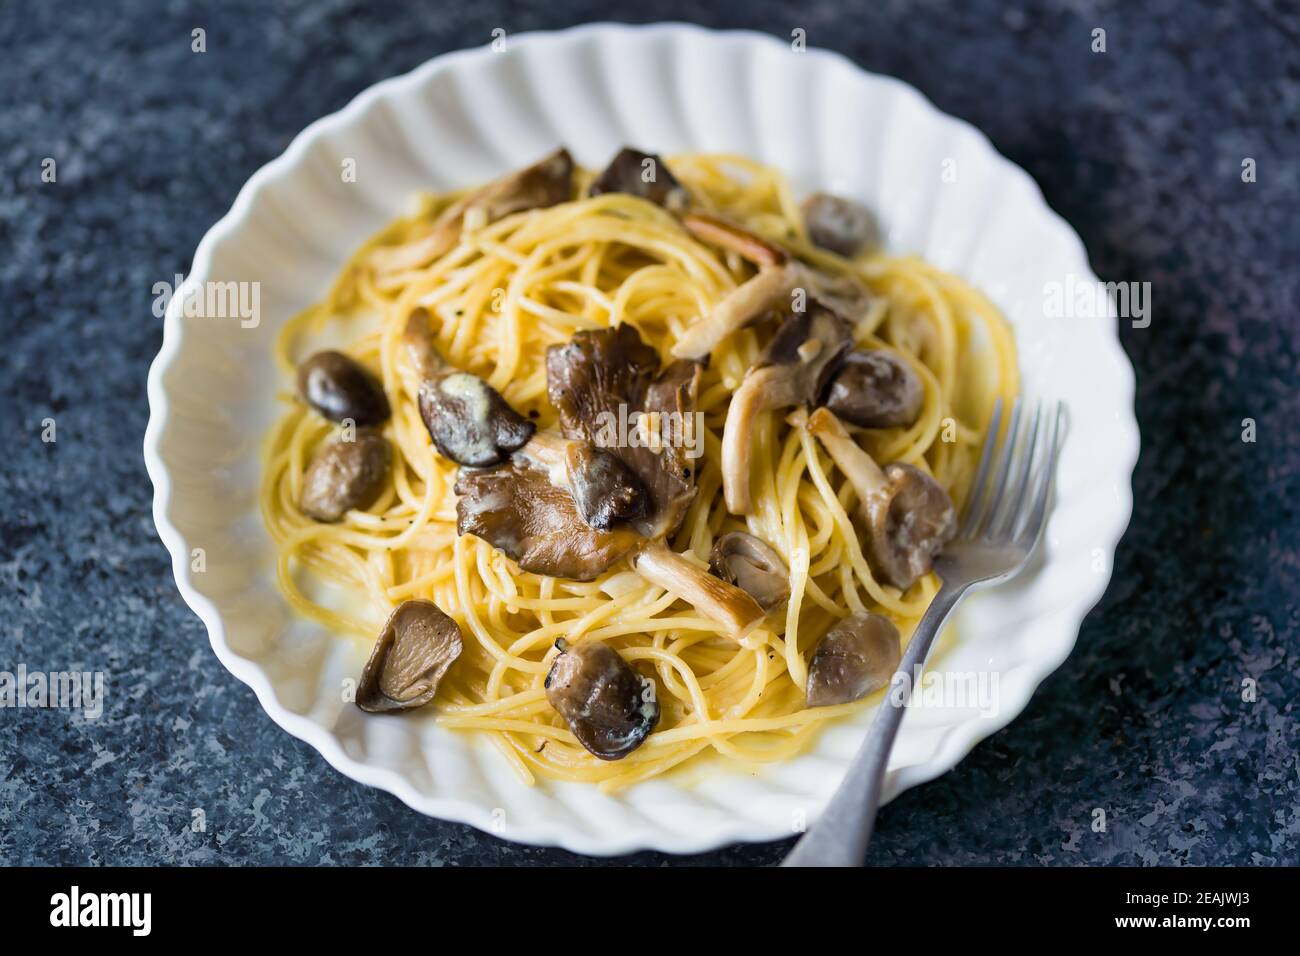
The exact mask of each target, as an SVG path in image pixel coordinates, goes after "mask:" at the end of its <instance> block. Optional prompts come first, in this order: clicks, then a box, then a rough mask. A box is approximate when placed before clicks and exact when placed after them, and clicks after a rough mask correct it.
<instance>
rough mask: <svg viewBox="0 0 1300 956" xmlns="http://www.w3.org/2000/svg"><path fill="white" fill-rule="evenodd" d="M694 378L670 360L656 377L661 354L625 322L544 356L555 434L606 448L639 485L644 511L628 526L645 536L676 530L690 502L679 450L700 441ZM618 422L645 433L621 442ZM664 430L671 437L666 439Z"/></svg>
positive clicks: (693, 371) (685, 458)
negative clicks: (637, 426)
mask: <svg viewBox="0 0 1300 956" xmlns="http://www.w3.org/2000/svg"><path fill="white" fill-rule="evenodd" d="M699 377H700V368H699V366H698V365H696V364H695V363H694V362H674V363H672V364H671V365H669V366H668V367H667V368H665V369H664V370H663V371H662V372H661V371H660V369H659V353H658V352H656V351H655V350H654V349H653V348H652V347H650V346H649V345H647V344H646V343H645V342H643V341H642V340H641V336H640V334H638V332H637V330H636V329H635V328H634V327H633V326H631V325H626V324H624V325H620V326H618V327H617V328H612V329H598V330H594V331H583V332H578V333H577V334H576V335H574V336H573V338H572V340H570V341H569V342H568V343H567V344H565V345H552V346H551V347H550V348H548V349H547V350H546V388H547V393H548V395H549V396H550V399H551V404H552V405H554V406H555V407H556V409H558V410H559V413H560V430H561V431H562V432H563V433H564V435H565V436H566V437H568V438H571V439H580V440H582V441H586V442H588V443H590V444H592V445H596V446H598V447H605V448H607V450H608V451H609V452H611V453H612V454H613V455H615V456H616V457H617V458H618V459H619V460H620V461H622V462H623V464H625V465H626V466H627V467H628V469H629V470H630V471H631V472H632V473H633V474H635V475H636V476H637V477H638V478H639V479H640V480H641V483H642V484H643V485H644V486H645V489H646V493H647V495H648V496H649V505H648V507H647V509H646V513H645V516H644V517H643V518H641V519H639V520H637V521H635V522H633V526H634V527H635V528H636V530H637V532H638V533H640V534H641V535H642V536H643V537H646V538H662V537H665V536H666V535H669V534H671V533H672V532H674V531H676V530H677V527H678V525H680V524H681V523H682V519H683V518H684V517H685V516H686V509H687V507H689V506H690V503H691V500H692V499H693V498H694V497H695V460H694V459H693V458H691V457H690V449H689V448H687V447H685V446H686V445H687V444H688V443H690V442H696V441H703V439H704V435H703V433H696V431H695V428H696V421H695V416H694V414H693V413H694V410H695V400H696V393H697V391H698V389H699ZM666 416H667V417H666ZM620 420H622V421H626V422H627V423H628V426H629V429H631V428H632V427H633V425H635V424H638V423H639V424H640V425H641V426H643V427H645V432H638V434H637V435H636V438H637V439H638V440H637V441H636V442H635V443H634V442H633V440H632V439H633V437H634V436H633V435H631V434H629V435H627V436H626V437H627V439H628V440H627V441H626V442H624V441H621V440H619V439H620V436H619V435H617V433H616V431H614V429H615V428H616V426H617V424H618V422H619V421H620ZM656 423H657V424H658V426H659V427H658V428H657V429H656V428H655V427H654V425H655V424H656ZM665 428H667V429H668V430H669V431H670V432H673V433H674V434H670V435H669V440H666V441H665V440H663V438H664V435H663V432H664V430H665Z"/></svg>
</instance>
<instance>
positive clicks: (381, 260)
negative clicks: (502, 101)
mask: <svg viewBox="0 0 1300 956" xmlns="http://www.w3.org/2000/svg"><path fill="white" fill-rule="evenodd" d="M572 196H573V157H571V156H570V155H569V151H568V150H567V149H560V150H556V151H555V152H554V153H552V154H551V155H550V156H547V157H546V158H545V159H543V160H541V161H540V162H538V163H534V164H533V165H532V166H529V167H527V168H525V169H521V170H519V171H518V172H515V173H511V174H510V175H508V176H504V177H502V178H501V179H498V180H495V181H493V182H490V183H488V184H487V185H486V186H484V187H482V188H481V189H477V190H475V191H474V192H472V193H470V194H469V195H467V196H465V197H463V198H462V199H460V200H458V201H457V202H454V203H452V204H451V205H450V206H448V207H447V209H446V210H444V211H443V213H442V214H441V215H440V216H439V217H438V218H437V219H436V220H435V221H434V224H433V230H432V231H431V232H430V233H429V234H428V235H427V236H425V237H423V238H421V239H416V240H415V241H413V242H408V243H406V244H405V245H401V246H388V247H384V248H380V249H376V250H375V251H374V252H373V253H371V262H372V263H373V264H374V266H375V268H376V270H378V271H379V272H381V273H385V272H401V271H404V270H406V269H418V268H420V267H421V266H425V265H427V264H428V263H430V262H432V261H433V260H434V259H437V258H438V257H439V256H442V255H446V253H447V252H449V251H450V250H451V249H452V248H454V247H455V245H456V243H457V242H459V241H460V234H461V230H462V228H463V227H464V224H465V220H466V218H467V217H477V218H480V220H481V222H482V224H484V225H486V224H487V223H491V222H496V221H497V220H498V219H504V218H505V217H506V216H509V215H511V214H513V213H516V212H523V211H524V210H525V209H543V208H545V207H547V206H554V205H557V204H559V203H562V202H566V201H568V200H569V199H570V198H572Z"/></svg>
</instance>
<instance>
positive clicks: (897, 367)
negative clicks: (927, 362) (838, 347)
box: [822, 349, 925, 428]
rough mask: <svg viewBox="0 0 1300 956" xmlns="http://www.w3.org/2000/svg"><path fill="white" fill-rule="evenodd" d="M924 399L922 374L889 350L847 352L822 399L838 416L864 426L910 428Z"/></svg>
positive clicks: (842, 419)
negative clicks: (917, 372)
mask: <svg viewBox="0 0 1300 956" xmlns="http://www.w3.org/2000/svg"><path fill="white" fill-rule="evenodd" d="M924 402H925V389H924V387H923V386H922V385H921V377H920V376H919V375H917V374H916V371H915V370H914V369H913V368H912V366H911V365H909V364H908V363H907V361H906V359H904V358H902V357H901V356H899V355H897V354H895V353H894V352H890V351H887V350H885V349H872V350H870V351H854V352H850V353H849V354H848V355H846V356H845V357H844V362H843V364H841V365H840V367H839V368H838V369H836V370H835V373H834V374H833V375H832V376H831V379H830V381H829V382H828V383H827V385H826V393H825V395H824V396H823V398H822V404H823V405H825V406H826V407H827V408H829V409H830V410H831V411H832V412H834V413H835V416H836V417H837V418H839V419H840V420H841V421H846V422H849V423H850V424H852V425H857V426H859V427H861V428H910V427H911V426H912V425H914V424H916V420H917V418H919V417H920V415H921V406H922V404H924Z"/></svg>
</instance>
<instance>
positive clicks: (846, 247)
mask: <svg viewBox="0 0 1300 956" xmlns="http://www.w3.org/2000/svg"><path fill="white" fill-rule="evenodd" d="M803 218H804V225H805V226H807V228H808V238H809V239H811V240H812V243H813V245H815V246H820V247H821V248H823V249H828V250H830V251H831V252H834V253H836V254H837V255H841V256H844V257H845V258H846V259H852V258H853V257H854V256H856V255H857V254H858V253H860V252H862V251H863V250H864V249H867V248H869V247H871V246H875V245H879V243H880V231H879V229H878V228H877V226H876V219H875V217H874V216H873V215H872V214H871V210H870V209H868V208H867V207H866V206H863V205H862V204H861V203H856V202H854V201H853V200H851V199H845V198H843V197H842V196H832V195H831V194H830V193H814V194H813V195H811V196H809V197H808V198H807V199H805V200H804V203H803Z"/></svg>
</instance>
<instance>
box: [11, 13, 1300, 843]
mask: <svg viewBox="0 0 1300 956" xmlns="http://www.w3.org/2000/svg"><path fill="white" fill-rule="evenodd" d="M1004 6H1005V5H1004V4H1003V3H1001V2H979V3H962V4H953V5H952V7H954V8H959V9H950V8H949V5H947V4H939V3H895V2H886V3H880V2H874V0H849V2H823V0H814V2H812V3H793V2H772V0H755V2H752V3H748V4H743V5H741V4H730V3H728V4H716V5H715V4H706V3H701V2H698V0H694V2H679V0H659V2H657V3H655V4H652V5H649V6H647V5H645V4H638V3H631V2H628V0H617V2H606V3H598V2H584V0H549V2H546V3H527V4H519V5H504V4H500V3H496V2H475V3H472V4H471V3H443V4H410V5H392V6H389V5H383V4H365V3H360V2H347V0H335V2H317V3H310V4H308V3H263V2H251V0H250V2H233V0H232V2H223V3H219V4H217V3H213V4H195V5H189V4H185V3H164V2H158V3H144V2H129V3H128V2H123V3H115V4H106V3H84V4H75V3H16V4H5V5H4V6H3V8H0V166H2V171H0V322H2V327H0V328H2V338H0V341H2V343H3V345H2V347H0V394H2V395H3V408H4V409H5V415H4V425H3V428H4V436H5V441H4V448H5V453H4V461H3V464H0V502H3V505H0V508H2V515H3V517H2V518H0V670H12V669H14V668H15V667H16V666H17V665H18V664H19V663H24V664H26V666H27V667H28V668H30V669H33V670H68V669H73V668H76V669H82V670H102V671H105V672H106V673H107V674H108V679H109V690H108V700H107V705H106V708H105V711H104V714H103V716H102V717H100V718H98V719H95V720H86V719H84V718H81V717H73V716H71V715H70V714H69V713H68V712H66V711H59V710H0V862H3V863H89V864H100V863H118V864H136V863H151V862H161V863H229V864H264V863H309V864H314V863H335V864H376V863H406V864H441V863H446V864H467V863H572V862H579V860H578V858H576V857H572V856H570V855H569V854H566V853H564V852H560V851H554V850H539V849H532V848H527V847H518V846H510V845H507V844H504V843H501V842H499V841H497V840H495V839H494V838H492V837H490V836H486V835H484V834H481V833H478V832H476V831H473V830H470V829H468V828H466V827H462V826H458V825H453V824H447V823H441V822H438V821H435V820H429V819H425V818H423V817H421V816H419V815H417V814H415V813H413V812H411V811H409V810H407V809H406V808H405V807H404V806H402V805H401V804H400V803H399V802H398V801H397V800H396V799H394V798H393V797H390V796H388V795H386V794H383V793H380V792H378V791H375V790H370V789H367V788H365V787H362V786H360V785H359V784H355V783H352V782H350V781H348V780H346V779H344V778H343V777H342V776H340V775H339V774H337V773H335V772H334V771H333V770H331V769H330V768H329V767H328V766H327V765H326V764H325V762H324V761H323V760H322V759H321V758H320V757H319V756H318V755H317V754H316V753H315V752H314V751H313V750H311V749H310V748H309V747H307V746H306V745H305V744H302V743H299V742H298V741H296V740H293V739H292V738H290V737H289V736H288V735H286V734H285V733H283V732H282V731H281V730H279V729H278V728H277V727H276V726H275V725H273V724H272V723H271V721H270V720H269V719H268V718H267V717H266V716H265V715H264V714H263V713H262V711H261V709H260V708H259V707H258V705H257V702H256V700H255V699H254V697H253V694H252V692H251V691H249V690H248V689H246V688H245V687H244V686H243V685H242V684H240V683H239V682H238V681H236V680H235V679H234V678H233V677H231V676H230V675H229V674H227V673H226V672H225V671H224V670H223V669H222V668H221V667H220V666H219V665H218V663H217V661H216V659H215V657H214V656H213V655H212V652H211V651H210V649H209V647H208V643H207V638H206V635H205V633H204V630H203V628H202V626H201V624H200V622H199V620H198V619H197V618H196V617H195V616H194V615H193V614H192V613H191V612H190V611H189V610H188V609H187V608H186V607H185V605H184V604H183V603H182V602H181V600H180V598H179V596H178V595H177V592H176V590H175V588H174V587H173V584H172V580H171V574H170V571H169V565H168V561H167V556H166V554H165V552H164V550H163V548H162V546H161V545H160V544H159V542H158V540H157V538H156V536H155V534H154V529H153V524H152V521H151V518H150V510H149V509H150V499H151V489H150V486H149V483H148V480H147V478H146V476H145V472H144V465H143V461H142V458H141V453H140V444H141V438H142V435H143V432H144V427H145V422H146V419H147V416H148V409H147V407H146V402H145V373H146V369H147V367H148V363H149V361H150V360H151V359H152V357H153V355H154V353H155V352H156V350H157V348H158V345H159V342H160V339H161V325H160V322H159V321H158V320H156V319H155V318H154V317H153V316H152V315H151V313H150V303H151V298H152V292H151V286H152V285H153V283H154V282H157V281H160V280H164V279H170V277H171V276H172V275H173V274H174V273H177V272H184V271H185V270H186V269H187V268H188V266H189V261H190V257H191V255H192V253H193V251H194V248H195V246H196V245H197V243H198V241H199V238H200V237H201V236H202V234H203V233H204V232H205V231H206V230H207V228H208V227H209V226H210V225H211V224H212V223H213V222H214V221H215V220H216V219H217V218H219V217H220V216H221V215H222V214H223V213H224V212H225V211H226V209H227V208H228V207H229V205H230V203H231V201H232V200H233V199H234V196H235V194H236V192H237V191H238V189H239V187H240V185H241V184H242V183H243V182H244V181H245V180H246V179H247V178H248V176H249V175H250V174H251V173H252V172H253V171H254V170H255V169H257V168H258V167H259V166H261V165H262V164H263V163H265V162H266V161H267V160H269V159H271V158H273V157H274V156H276V155H277V154H278V153H280V152H281V151H282V150H283V149H284V147H285V146H286V145H287V144H288V142H289V140H290V139H291V137H292V136H293V135H294V134H295V133H297V132H298V131H299V130H300V129H301V128H302V127H303V126H305V125H306V124H307V123H308V122H310V121H311V120H313V119H315V118H317V117H318V116H321V115H323V114H325V113H328V112H331V111H333V110H336V109H338V108H340V107H341V106H343V105H344V104H345V103H347V102H348V100H350V99H351V98H352V97H353V96H354V95H355V94H356V93H358V92H359V91H361V90H362V89H364V88H365V87H367V86H369V85H370V84H372V83H373V82H375V81H376V80H379V79H382V78H384V77H387V76H391V75H394V74H397V73H401V72H404V71H406V70H408V69H410V68H412V67H414V66H416V65H417V64H419V63H420V62H422V61H424V60H425V59H427V58H428V57H431V56H434V55H436V54H438V53H442V52H444V51H447V50H453V49H457V48H460V47H464V46H470V45H475V44H481V43H485V42H487V40H488V39H489V36H490V33H491V31H492V29H493V28H495V27H498V26H500V27H503V28H505V29H506V30H507V31H509V32H519V31H523V30H529V29H535V28H553V27H560V26H565V25H569V24H574V23H580V22H583V21H589V20H597V19H625V20H651V19H655V20H657V19H690V20H696V21H697V22H703V23H705V24H708V25H713V26H748V27H754V28H757V29H761V30H766V31H769V32H772V33H775V34H778V35H782V36H788V35H789V34H790V31H791V30H792V29H794V28H795V27H802V28H804V29H805V30H807V33H808V39H809V43H811V44H813V45H820V46H828V47H833V48H835V49H837V50H840V51H841V52H843V53H845V54H847V55H849V56H850V57H852V58H853V59H854V60H856V61H857V62H858V63H860V64H862V65H864V66H866V67H867V68H870V69H873V70H878V71H882V72H886V73H891V74H894V75H896V76H899V77H901V78H903V79H904V80H907V81H908V82H910V83H912V84H914V85H916V86H917V87H918V88H919V89H921V90H922V91H923V92H924V93H926V94H927V95H928V96H930V97H931V98H932V99H933V100H934V101H935V102H936V103H937V104H938V105H939V106H940V107H941V108H942V109H944V110H947V111H949V112H951V113H954V114H956V115H958V116H961V117H964V118H966V119H968V120H970V121H972V122H973V123H975V124H976V125H978V126H979V127H981V128H982V129H984V130H985V131H986V132H987V133H988V134H989V136H990V137H991V138H992V139H993V142H994V143H995V144H996V145H997V146H998V148H999V149H1001V150H1002V151H1003V152H1004V153H1006V154H1007V155H1008V156H1009V157H1011V158H1012V159H1013V160H1015V161H1016V162H1018V163H1020V164H1022V165H1023V166H1024V167H1025V168H1026V169H1028V170H1029V172H1030V173H1031V174H1032V175H1033V176H1034V177H1035V179H1037V180H1038V182H1039V183H1040V184H1041V186H1042V188H1043V191H1044V193H1045V194H1046V196H1047V199H1048V201H1049V202H1050V203H1051V204H1052V205H1053V206H1054V207H1055V208H1056V209H1058V210H1059V211H1060V212H1061V213H1062V214H1063V215H1064V216H1065V217H1066V218H1067V219H1068V220H1070V222H1072V223H1073V224H1074V226H1075V227H1076V228H1077V229H1078V230H1079V232H1080V234H1081V235H1082V237H1083V239H1084V242H1085V243H1086V245H1087V247H1088V250H1089V253H1090V255H1091V258H1092V262H1093V265H1094V267H1095V269H1096V271H1097V272H1098V273H1099V274H1100V275H1101V276H1102V277H1103V278H1106V279H1133V280H1139V281H1149V282H1151V284H1152V289H1153V299H1154V303H1155V304H1154V311H1153V321H1152V324H1151V326H1150V328H1147V329H1144V330H1134V329H1131V328H1125V329H1124V330H1123V340H1124V346H1125V348H1126V349H1127V351H1128V352H1129V354H1130V355H1131V356H1132V359H1133V362H1134V365H1135V366H1136V368H1137V374H1138V397H1137V411H1138V417H1139V420H1140V423H1141V427H1142V433H1143V444H1144V451H1143V454H1142V458H1141V460H1140V462H1139V465H1138V469H1137V473H1136V476H1135V497H1136V511H1135V514H1134V518H1133V524H1132V527H1131V528H1130V531H1129V533H1128V535H1127V536H1126V537H1125V539H1124V541H1123V543H1122V544H1121V546H1120V548H1119V553H1118V556H1117V559H1116V564H1115V571H1114V578H1113V581H1112V583H1111V586H1110V589H1109V591H1108V593H1107V594H1106V596H1105V598H1104V599H1103V601H1102V602H1101V604H1100V605H1099V606H1098V608H1097V609H1096V610H1095V611H1094V612H1093V613H1092V614H1091V615H1090V616H1089V617H1088V619H1087V621H1086V622H1085V624H1084V626H1083V630H1082V633H1081V636H1080V639H1079V646H1078V648H1077V650H1076V652H1075V653H1074V655H1073V656H1072V657H1071V658H1070V659H1069V661H1068V662H1067V663H1066V664H1065V665H1064V666H1063V667H1062V668H1061V670H1060V671H1059V672H1058V673H1057V674H1056V675H1055V676H1053V677H1052V678H1050V679H1049V680H1048V681H1047V682H1046V683H1045V684H1044V685H1043V686H1042V687H1041V688H1040V689H1039V691H1038V693H1037V695H1036V696H1035V697H1034V699H1033V701H1032V703H1031V704H1030V706H1029V708H1028V709H1027V710H1026V712H1025V713H1024V714H1023V715H1022V716H1021V717H1020V718H1019V719H1018V720H1017V721H1016V722H1015V723H1014V724H1013V725H1012V726H1011V727H1010V728H1008V729H1007V730H1005V731H1003V732H1002V733H999V734H997V735H996V736H995V737H993V738H991V739H990V740H988V741H986V742H985V743H983V744H981V745H980V746H979V747H978V748H976V750H975V751H974V752H973V753H972V754H971V755H970V757H968V758H967V759H966V760H965V761H963V762H962V763H961V765H960V766H959V767H958V768H957V769H956V770H955V771H953V772H952V773H949V774H947V775H946V776H944V777H942V778H940V779H939V780H937V781H935V782H934V783H931V784H929V785H927V786H924V787H921V788H919V789H916V790H913V791H911V792H909V793H907V794H905V795H904V796H902V797H901V798H900V799H899V800H897V801H896V802H895V803H893V804H892V805H890V806H889V807H888V808H887V809H886V810H885V811H884V813H883V815H882V818H881V823H880V826H879V829H878V832H877V836H876V840H875V844H874V845H873V847H872V850H871V853H870V861H871V862H872V863H875V864H885V865H887V864H896V863H911V864H918V863H920V864H935V863H1010V864H1017V863H1023V864H1029V863H1042V864H1057V865H1072V864H1114V863H1129V864H1159V863H1164V864H1209V863H1226V864H1234V863H1240V864H1279V863H1290V864H1296V863H1300V766H1298V765H1297V748H1298V746H1300V710H1298V707H1300V705H1298V704H1297V698H1298V697H1300V676H1298V673H1297V672H1298V671H1300V652H1298V651H1297V624H1298V621H1297V617H1298V614H1300V601H1298V599H1297V591H1298V590H1300V589H1298V588H1297V577H1298V576H1300V568H1298V566H1297V565H1298V562H1297V530H1298V528H1300V522H1298V521H1297V517H1296V513H1295V507H1296V505H1295V500H1296V496H1297V492H1300V477H1298V475H1297V468H1298V467H1300V447H1298V445H1300V440H1298V438H1297V435H1298V433H1300V426H1298V425H1297V422H1300V400H1298V399H1297V382H1298V381H1300V376H1297V368H1296V363H1297V347H1298V346H1300V335H1298V331H1300V318H1298V317H1297V309H1298V308H1300V295H1298V294H1297V291H1298V290H1300V217H1298V216H1297V214H1298V213H1300V136H1297V128H1296V124H1297V117H1300V16H1297V11H1296V7H1295V6H1294V5H1293V4H1289V3H1287V4H1283V3H1268V2H1258V3H1239V4H1222V3H1191V2H1183V0H1177V2H1175V0H1169V2H1163V3H1149V4H1144V5H1140V4H1136V3H1090V2H1082V0H1079V2H1056V3H1048V4H1045V5H1042V6H1034V7H1025V8H1023V9H1019V10H1012V9H1004ZM742 7H743V9H744V10H745V11H746V12H745V13H744V14H743V15H741V14H740V13H738V12H735V11H739V10H740V9H741V8H742ZM724 11H731V12H724ZM196 26H202V27H204V28H205V29H206V30H207V36H208V51H209V52H208V53H207V54H206V55H203V56H196V55H194V54H192V53H191V52H190V30H191V29H193V28H194V27H196ZM1096 27H1101V28H1104V29H1105V30H1106V31H1107V48H1108V49H1107V52H1106V53H1105V54H1094V53H1092V52H1091V51H1090V49H1089V43H1090V35H1091V31H1092V30H1093V29H1094V28H1096ZM45 157H53V158H54V159H55V160H56V161H57V163H58V167H57V168H58V181H57V183H55V184H43V183H42V182H41V175H40V174H41V161H42V159H43V158H45ZM1245 157H1251V158H1253V159H1255V160H1256V163H1257V170H1258V176H1257V181H1256V182H1254V183H1250V184H1247V183H1243V182H1242V180H1241V176H1240V170H1241V162H1242V160H1243V158H1245ZM47 417H52V418H54V420H55V422H56V423H57V424H56V427H57V439H58V440H57V442H55V443H53V444H46V443H43V442H42V441H41V422H42V420H43V419H45V418H47ZM1247 417H1249V418H1253V419H1254V420H1255V422H1256V427H1257V441H1256V442H1254V443H1243V442H1242V440H1241V430H1242V424H1241V423H1242V419H1243V418H1247ZM1248 678H1249V679H1252V680H1253V681H1255V682H1256V683H1257V686H1258V695H1257V699H1255V700H1254V701H1243V700H1242V691H1241V688H1242V684H1243V681H1244V680H1246V679H1248ZM194 807H202V808H204V810H205V813H206V815H207V829H206V832H203V833H194V832H191V828H190V820H191V809H192V808H194ZM1098 807H1100V808H1103V809H1104V810H1105V811H1106V815H1107V820H1108V824H1109V825H1108V827H1107V830H1106V832H1105V833H1096V832H1093V830H1092V829H1091V827H1090V824H1091V822H1092V819H1093V818H1092V812H1093V810H1094V808H1098ZM786 848H787V847H786V845H785V844H772V845H768V846H753V847H737V848H731V849H727V850H724V851H722V852H719V853H716V854H710V855H707V856H702V857H698V858H690V859H683V860H681V861H680V862H688V863H708V864H764V863H770V862H773V861H775V860H776V859H778V858H779V857H780V856H781V855H782V854H783V853H784V851H785V850H786ZM632 860H633V862H636V863H640V864H648V865H658V864H661V863H664V862H679V861H676V860H672V859H670V858H667V857H661V856H658V855H655V854H644V855H639V856H637V857H634V858H632Z"/></svg>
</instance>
